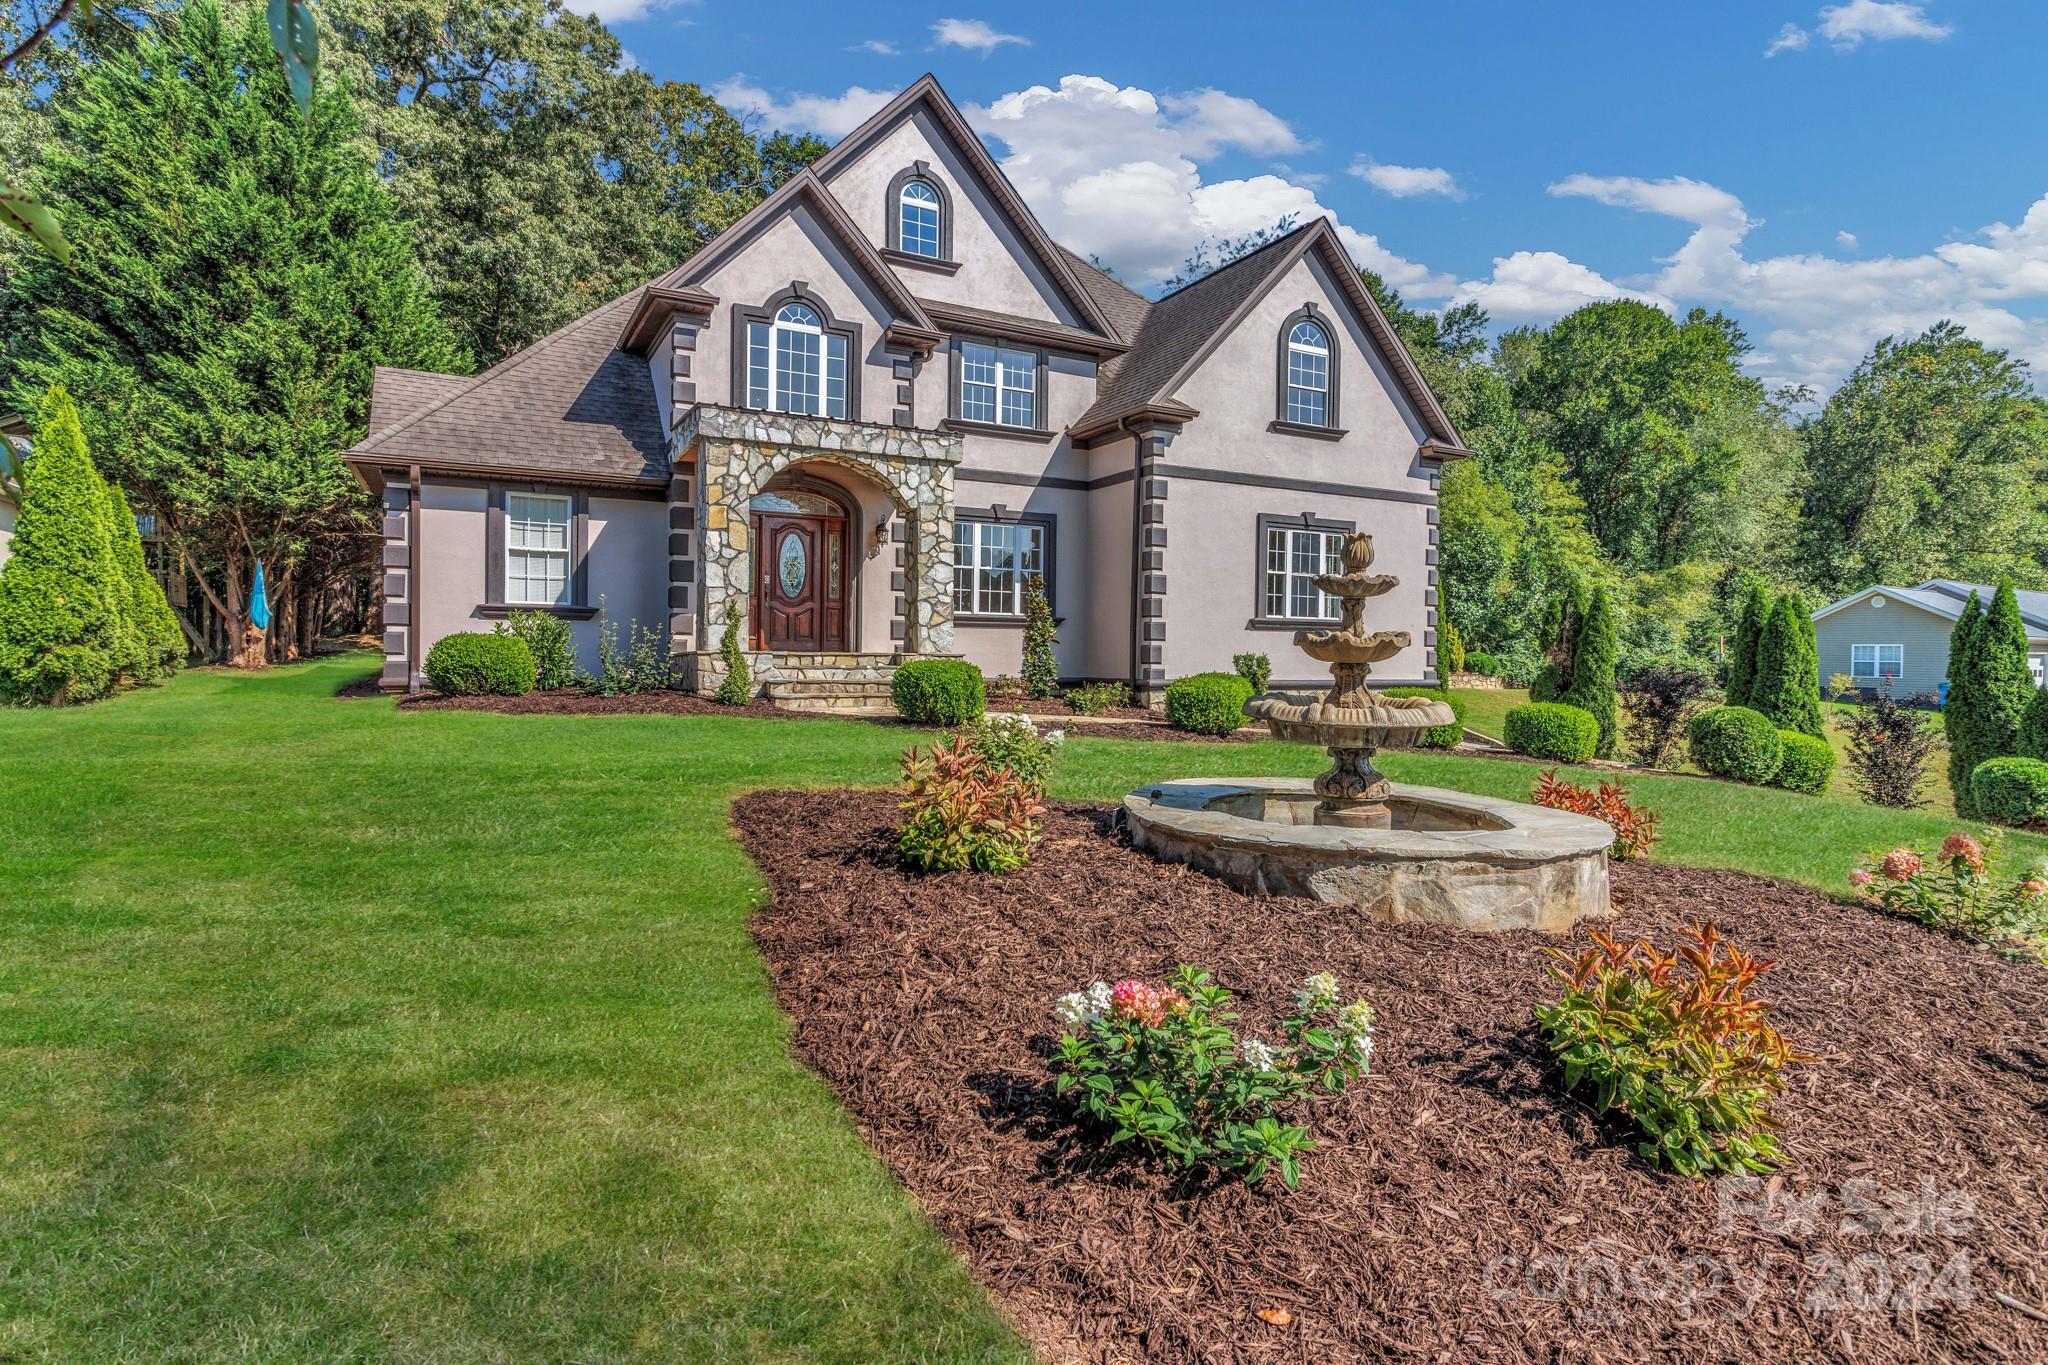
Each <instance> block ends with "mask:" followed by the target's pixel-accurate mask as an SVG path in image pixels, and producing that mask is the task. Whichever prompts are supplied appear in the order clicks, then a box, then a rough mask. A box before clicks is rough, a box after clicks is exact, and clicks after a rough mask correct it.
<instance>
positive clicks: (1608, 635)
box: [1557, 588, 1619, 758]
mask: <svg viewBox="0 0 2048 1365" xmlns="http://www.w3.org/2000/svg"><path fill="white" fill-rule="evenodd" d="M1616 652H1617V649H1616V641H1615V626H1614V604H1613V602H1612V601H1611V600H1610V599H1609V597H1608V595H1607V589H1605V588H1595V589H1594V590H1593V596H1592V598H1591V599H1590V600H1589V601H1588V602H1587V604H1586V607H1585V614H1584V616H1583V617H1581V618H1580V620H1579V622H1578V626H1577V629H1576V630H1575V631H1574V633H1573V637H1572V648H1571V672H1570V675H1569V677H1570V681H1569V685H1568V686H1566V687H1565V688H1564V690H1563V691H1561V692H1559V693H1558V695H1557V699H1558V700H1559V701H1561V702H1563V703H1565V704H1566V705H1567V706H1576V707H1578V708H1579V709H1580V710H1582V711H1588V712H1591V713H1592V716H1593V719H1594V720H1596V721H1598V722H1599V723H1600V739H1599V742H1598V746H1597V747H1596V748H1595V749H1594V755H1595V757H1598V758H1613V757H1614V756H1615V754H1616V753H1617V752H1618V750H1617V746H1616V743H1615V738H1616V731H1617V725H1618V722H1619V715H1618V709H1619V708H1618V705H1617V700H1616V696H1615V691H1614V661H1615V656H1616Z"/></svg>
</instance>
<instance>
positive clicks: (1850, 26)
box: [1819, 0, 1955, 47]
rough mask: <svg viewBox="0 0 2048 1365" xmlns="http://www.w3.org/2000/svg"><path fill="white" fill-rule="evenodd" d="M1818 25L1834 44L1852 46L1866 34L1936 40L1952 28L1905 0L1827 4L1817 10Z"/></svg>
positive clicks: (1879, 37)
mask: <svg viewBox="0 0 2048 1365" xmlns="http://www.w3.org/2000/svg"><path fill="white" fill-rule="evenodd" d="M1819 27H1820V36H1821V37H1823V38H1825V39H1827V40H1828V41H1829V42H1831V43H1833V44H1834V45H1835V46H1837V47H1855V46H1856V45H1857V44H1858V43H1861V42H1862V41H1863V40H1864V39H1865V38H1872V39H1875V40H1877V41H1878V42H1889V41H1891V40H1892V39H1894V38H1928V39H1933V40H1937V41H1938V40H1940V39H1942V38H1946V37H1948V35H1949V34H1951V33H1953V32H1955V29H1954V28H1953V27H1952V26H1951V25H1948V24H1937V23H1935V22H1934V21H1933V20H1931V19H1929V18H1928V17H1927V11H1926V8H1925V7H1924V6H1921V5H1914V4H1907V3H1904V0H1897V2H1895V3H1887V0H1848V3H1847V4H1842V5H1828V6H1825V7H1824V8H1823V9H1822V10H1821V12H1820V25H1819Z"/></svg>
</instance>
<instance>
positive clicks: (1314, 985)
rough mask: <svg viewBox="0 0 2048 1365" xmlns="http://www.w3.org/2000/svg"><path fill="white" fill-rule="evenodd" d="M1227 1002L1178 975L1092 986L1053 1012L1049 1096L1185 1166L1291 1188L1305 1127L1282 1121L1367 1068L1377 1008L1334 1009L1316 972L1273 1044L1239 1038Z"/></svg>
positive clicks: (1188, 975) (1331, 984)
mask: <svg viewBox="0 0 2048 1365" xmlns="http://www.w3.org/2000/svg"><path fill="white" fill-rule="evenodd" d="M1232 998H1233V997H1232V993H1231V992H1230V991H1229V990H1227V989H1225V988H1224V987H1222V986H1218V985H1216V984H1215V982H1214V981H1213V980H1212V979H1211V978H1210V975H1209V973H1207V972H1205V971H1201V970H1199V969H1197V968H1194V967H1189V966H1183V967H1181V968H1180V969H1179V970H1178V971H1176V972H1175V973H1174V975H1173V979H1172V981H1171V983H1170V984H1168V985H1166V986H1165V987H1154V986H1150V985H1147V984H1146V983H1144V982H1142V981H1119V982H1117V983H1116V984H1115V985H1114V986H1111V985H1110V984H1108V983H1107V982H1103V981H1098V982H1096V983H1095V984H1094V985H1093V986H1091V987H1089V988H1088V989H1087V990H1085V991H1075V992H1074V993H1073V994H1071V995H1066V996H1062V997H1061V998H1060V999H1059V1001H1058V1003H1057V1004H1056V1005H1055V1007H1054V1008H1055V1010H1056V1012H1057V1013H1058V1014H1059V1017H1060V1020H1061V1022H1062V1023H1064V1024H1065V1025H1066V1026H1067V1030H1068V1032H1067V1034H1066V1036H1064V1037H1062V1038H1061V1039H1060V1041H1059V1044H1058V1047H1057V1049H1056V1050H1055V1052H1054V1053H1053V1059H1052V1069H1053V1071H1054V1072H1055V1073H1056V1074H1057V1076H1058V1078H1059V1079H1058V1081H1057V1082H1056V1083H1055V1089H1056V1090H1057V1092H1058V1093H1059V1094H1062V1095H1066V1094H1072V1095H1074V1097H1075V1099H1076V1100H1077V1101H1078V1103H1079V1105H1080V1108H1081V1111H1082V1112H1083V1113H1085V1114H1086V1115H1087V1116H1088V1117H1089V1118H1091V1119H1093V1120H1095V1122H1096V1123H1097V1124H1099V1125H1102V1126H1103V1127H1105V1128H1106V1129H1107V1130H1108V1142H1109V1143H1110V1144H1112V1145H1114V1144H1116V1143H1121V1142H1126V1141H1135V1142H1137V1143H1138V1144H1139V1145H1140V1146H1142V1147H1145V1148H1148V1149H1150V1150H1152V1151H1154V1152H1157V1153H1160V1154H1162V1155H1164V1156H1166V1157H1167V1158H1169V1159H1170V1160H1172V1161H1174V1162H1176V1163H1178V1164H1179V1165H1180V1166H1182V1167H1183V1168H1186V1167H1193V1166H1215V1167H1220V1168H1222V1169H1224V1170H1229V1171H1236V1172H1239V1173H1240V1174H1242V1175H1243V1177H1244V1181H1245V1183H1246V1184H1248V1185H1256V1184H1257V1183H1258V1182H1259V1181H1260V1180H1261V1179H1263V1178H1264V1177H1265V1175H1266V1173H1267V1172H1268V1171H1269V1170H1272V1169H1274V1168H1278V1170H1279V1172H1280V1180H1281V1183H1282V1184H1284V1185H1286V1186H1287V1188H1288V1189H1290V1190H1291V1189H1293V1188H1294V1187H1295V1185H1296V1184H1297V1183H1298V1182H1299V1180H1300V1179H1301V1153H1303V1152H1305V1151H1308V1150H1311V1149H1312V1148H1314V1146H1315V1143H1314V1141H1313V1140H1311V1139H1310V1137H1309V1135H1308V1129H1307V1128H1305V1127H1301V1126H1298V1125H1294V1124H1289V1123H1285V1122H1283V1121H1282V1111H1283V1109H1285V1108H1286V1107H1287V1106H1288V1105H1290V1104H1293V1103H1294V1102H1295V1101H1297V1100H1300V1099H1301V1098H1303V1097H1304V1096H1309V1095H1320V1094H1329V1095H1335V1094H1340V1093H1342V1092H1343V1090H1344V1088H1345V1087H1346V1086H1347V1085H1349V1084H1350V1083H1351V1082H1353V1081H1355V1080H1357V1079H1358V1078H1359V1077H1360V1076H1362V1075H1364V1074H1365V1072H1366V1071H1367V1070H1368V1069H1369V1068H1370V1066H1371V1063H1372V1049H1373V1041H1372V1006H1371V1005H1369V1004H1367V1003H1366V1002H1365V1001H1364V1000H1363V999H1359V1000H1353V1001H1352V1002H1351V1003H1350V1004H1348V1005H1344V1006H1342V1007H1341V1008H1340V1007H1339V1006H1338V1004H1337V979H1336V978H1335V977H1334V976H1331V975H1330V974H1329V973H1328V972H1320V973H1318V974H1316V975H1315V976H1311V977H1309V978H1308V980H1306V981H1304V982H1302V984H1301V988H1300V989H1299V990H1297V991H1296V992H1295V993H1294V1001H1293V1006H1294V1012H1293V1013H1292V1014H1290V1015H1289V1016H1288V1017H1287V1018H1285V1019H1283V1020H1281V1021H1280V1038H1281V1041H1280V1042H1279V1043H1278V1044H1271V1043H1265V1042H1261V1041H1260V1040H1258V1039H1256V1038H1250V1037H1245V1038H1240V1037H1239V1036H1238V1034H1237V1031H1236V1029H1235V1028H1234V1027H1233V1026H1234V1024H1235V1022H1236V1019H1237V1013H1236V1011H1234V1010H1233V1009H1232V1008H1231V1001H1232Z"/></svg>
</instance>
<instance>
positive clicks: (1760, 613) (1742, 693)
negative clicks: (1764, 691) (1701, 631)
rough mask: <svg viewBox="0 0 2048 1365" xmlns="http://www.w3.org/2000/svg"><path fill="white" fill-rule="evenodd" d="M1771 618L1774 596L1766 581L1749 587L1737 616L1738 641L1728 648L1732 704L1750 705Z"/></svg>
mask: <svg viewBox="0 0 2048 1365" xmlns="http://www.w3.org/2000/svg"><path fill="white" fill-rule="evenodd" d="M1770 617H1771V599H1770V598H1769V597H1768V596H1766V595H1765V593H1764V585H1763V582H1762V580H1758V581H1756V582H1753V583H1751V584H1750V586H1749V595H1748V596H1747V597H1745V598H1743V600H1742V610H1741V612H1740V614H1739V615H1737V616H1736V618H1735V640H1734V643H1733V644H1732V645H1731V646H1730V647H1729V650H1728V704H1729V705H1730V706H1748V705H1749V704H1750V699H1751V697H1753V696H1754V695H1755V692H1756V665H1757V645H1758V643H1759V641H1761V640H1762V638H1763V633H1764V626H1765V624H1766V623H1767V622H1768V621H1769V620H1770Z"/></svg>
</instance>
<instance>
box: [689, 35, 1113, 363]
mask: <svg viewBox="0 0 2048 1365" xmlns="http://www.w3.org/2000/svg"><path fill="white" fill-rule="evenodd" d="M920 104H922V105H924V106H925V107H926V108H928V109H930V110H931V112H932V116H933V117H934V118H935V119H937V120H938V123H939V126H940V127H941V128H943V129H945V131H946V133H947V135H948V136H950V137H951V138H952V140H953V143H954V145H955V146H956V147H957V148H958V149H959V151H960V155H961V156H963V157H965V158H966V160H967V164H968V165H969V166H970V167H972V168H973V170H974V172H975V174H976V175H978V176H980V177H981V180H982V183H983V184H985V185H987V186H988V190H989V193H990V194H992V195H994V196H995V200H996V203H997V204H999V205H1001V206H1002V209H1003V212H1004V213H1006V214H1007V215H1008V216H1009V218H1010V221H1011V223H1012V224H1014V225H1015V227H1016V228H1017V230H1018V232H1019V233H1021V234H1022V235H1023V238H1024V243H1025V245H1026V246H1028V247H1030V248H1031V254H1032V255H1034V256H1036V257H1037V258H1038V262H1039V264H1040V265H1042V266H1043V267H1044V268H1045V271H1046V273H1047V274H1048V275H1050V276H1051V277H1052V280H1053V283H1054V284H1055V285H1057V286H1058V288H1059V291H1060V292H1061V293H1062V294H1064V295H1065V296H1066V298H1067V302H1068V303H1070V304H1072V305H1073V306H1074V310H1075V311H1076V312H1077V313H1079V314H1080V315H1081V318H1082V320H1083V321H1084V322H1086V323H1087V324H1088V325H1089V327H1091V328H1092V329H1094V330H1095V331H1097V332H1099V333H1101V334H1102V335H1104V336H1112V337H1113V336H1116V335H1117V333H1116V331H1115V329H1114V328H1113V327H1112V326H1111V324H1110V322H1109V319H1108V318H1107V317H1106V316H1104V314H1103V311H1102V306H1101V305H1100V304H1099V303H1098V302H1096V299H1095V295H1094V294H1093V293H1092V292H1090V290H1089V289H1088V288H1087V287H1086V286H1084V285H1083V284H1082V283H1081V281H1080V279H1079V278H1077V277H1076V275H1075V273H1074V270H1073V267H1072V266H1071V265H1070V264H1069V253H1067V252H1065V251H1062V250H1061V249H1060V247H1059V246H1058V245H1057V244H1056V243H1055V242H1054V241H1053V240H1052V238H1051V237H1049V236H1047V235H1046V231H1045V228H1044V227H1043V226H1041V225H1040V224H1039V221H1038V218H1037V216H1036V215H1035V214H1033V213H1032V212H1031V209H1030V208H1029V207H1028V206H1027V205H1026V204H1025V203H1024V197H1023V196H1022V195H1020V194H1018V193H1017V187H1016V186H1015V185H1012V184H1011V183H1010V178H1009V177H1008V176H1007V175H1004V174H1003V168H1002V167H1001V166H999V165H997V164H996V159H995V158H994V157H992V156H990V155H989V152H988V148H987V147H985V146H983V145H982V142H981V138H980V137H979V136H978V135H977V134H976V133H975V131H974V129H973V128H971V127H969V126H968V123H967V120H966V119H965V118H964V117H962V116H961V113H960V110H959V108H958V107H957V106H955V105H954V103H953V101H952V100H951V99H949V98H948V97H947V95H946V92H945V91H944V90H943V89H941V88H940V86H939V80H938V77H936V76H934V75H932V73H931V72H929V71H927V72H925V73H924V75H922V76H919V77H918V78H917V79H916V80H914V81H912V82H911V83H910V85H909V86H908V87H907V88H906V89H905V90H904V91H903V93H901V94H899V95H898V96H896V98H895V99H892V100H890V101H889V102H888V103H887V104H885V105H883V106H882V107H881V108H880V109H878V110H876V111H875V112H874V114H872V115H871V116H870V117H869V118H868V119H867V121H866V122H864V123H862V124H861V125H860V126H859V127H857V128H855V129H854V130H853V131H852V132H850V133H848V134H847V135H846V136H845V137H843V138H841V139H839V141H838V143H837V144H836V145H834V146H833V148H832V150H831V151H829V152H827V153H825V154H824V155H823V156H821V157H819V158H818V159H817V160H816V161H813V162H812V163H811V164H810V166H809V167H808V169H809V170H810V171H812V172H814V173H815V174H816V175H817V176H818V177H819V178H820V179H821V180H825V179H829V178H830V177H831V175H832V173H833V172H834V171H837V170H838V169H840V168H841V167H842V166H844V165H845V164H846V163H848V162H849V161H852V160H854V159H855V158H857V157H858V156H859V154H860V153H861V152H863V151H865V150H866V149H867V147H868V146H869V144H870V143H872V142H873V141H874V140H875V139H876V138H877V137H879V136H880V135H881V134H883V133H885V132H887V131H888V130H890V129H891V128H894V127H895V126H896V125H897V123H898V122H900V121H901V120H902V118H903V116H904V115H906V114H908V113H909V112H910V111H911V110H912V109H913V108H915V107H916V106H918V105H920ZM727 230H728V231H730V230H731V229H727ZM1125 339H1126V340H1128V338H1125Z"/></svg>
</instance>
